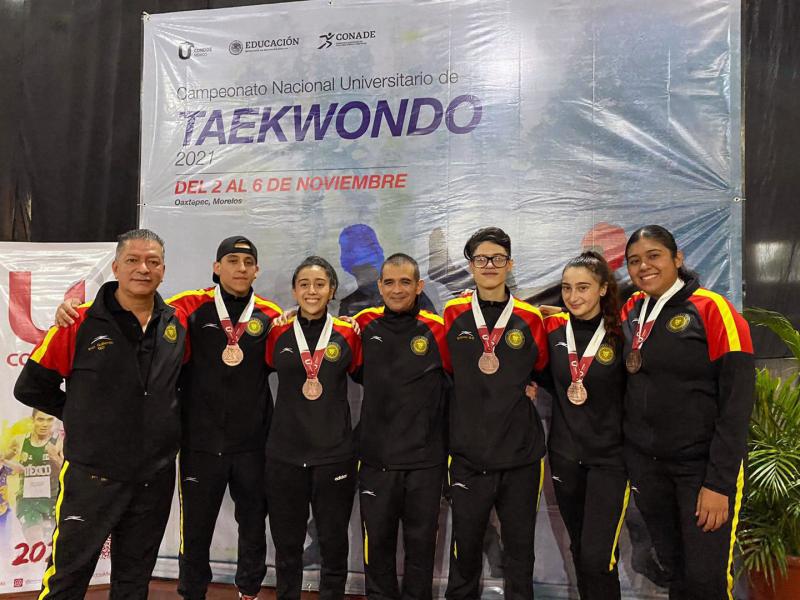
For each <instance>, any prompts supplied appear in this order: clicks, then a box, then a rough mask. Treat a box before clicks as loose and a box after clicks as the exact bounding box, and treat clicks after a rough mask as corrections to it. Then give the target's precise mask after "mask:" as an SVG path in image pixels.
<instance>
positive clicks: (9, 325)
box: [0, 243, 115, 594]
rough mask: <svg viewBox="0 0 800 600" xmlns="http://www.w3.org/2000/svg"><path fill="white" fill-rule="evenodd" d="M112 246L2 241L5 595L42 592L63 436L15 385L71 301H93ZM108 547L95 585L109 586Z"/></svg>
mask: <svg viewBox="0 0 800 600" xmlns="http://www.w3.org/2000/svg"><path fill="white" fill-rule="evenodd" d="M114 247H115V245H114V244H109V243H91V244H22V243H0V357H2V363H1V364H0V390H1V391H2V397H0V407H1V408H0V594H3V593H10V592H22V591H31V590H38V589H39V588H40V586H41V583H42V575H43V574H44V570H45V564H46V563H47V559H48V558H49V556H50V552H51V548H52V545H51V536H52V533H53V526H54V515H55V502H56V496H57V494H58V474H59V471H60V469H61V464H62V463H63V460H64V457H63V455H62V453H61V448H62V445H63V438H64V430H63V428H62V426H61V422H60V421H57V420H56V419H54V418H53V417H51V416H49V415H45V414H44V413H39V412H35V411H32V410H31V409H30V408H28V407H26V406H23V405H22V404H20V403H18V402H17V401H16V400H15V399H14V394H13V390H14V382H15V381H16V380H17V376H18V375H19V372H20V370H21V368H22V365H24V364H25V361H26V360H27V359H28V357H29V356H30V352H31V350H33V347H34V346H35V345H36V344H38V343H39V342H40V341H41V340H42V338H43V337H44V335H45V333H46V332H47V329H48V328H49V327H50V325H51V324H52V322H53V314H54V313H55V309H56V307H57V306H58V305H59V304H60V303H61V302H62V301H63V300H64V299H65V298H78V299H80V300H84V299H86V300H89V299H92V298H94V295H95V294H96V293H97V290H98V289H99V287H100V286H101V285H102V284H103V282H105V281H106V280H108V279H111V278H112V275H111V261H112V260H113V258H114ZM109 551H110V544H109V543H108V542H106V545H105V546H104V547H103V549H102V551H101V558H100V560H99V562H98V565H97V569H96V570H95V574H94V577H93V578H92V583H108V575H109V572H110V568H111V563H110V560H109Z"/></svg>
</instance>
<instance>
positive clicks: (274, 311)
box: [255, 294, 283, 319]
mask: <svg viewBox="0 0 800 600" xmlns="http://www.w3.org/2000/svg"><path fill="white" fill-rule="evenodd" d="M255 305H256V306H257V307H258V308H259V309H261V312H264V313H266V314H267V316H269V317H270V318H273V319H274V318H275V317H277V316H278V315H280V314H282V313H283V310H281V307H280V306H278V305H277V304H275V303H274V302H272V301H271V300H267V299H266V298H262V297H261V296H259V295H258V294H256V296H255Z"/></svg>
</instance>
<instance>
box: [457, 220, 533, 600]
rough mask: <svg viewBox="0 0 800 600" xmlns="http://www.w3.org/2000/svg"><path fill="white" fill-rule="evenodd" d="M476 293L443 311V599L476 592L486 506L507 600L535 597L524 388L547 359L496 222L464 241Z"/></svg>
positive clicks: (529, 406)
mask: <svg viewBox="0 0 800 600" xmlns="http://www.w3.org/2000/svg"><path fill="white" fill-rule="evenodd" d="M464 256H465V257H466V258H467V260H468V261H469V268H470V271H471V273H472V276H473V279H474V281H475V288H476V289H475V291H474V292H473V293H471V294H469V295H466V296H464V297H461V298H456V299H455V300H451V301H450V302H448V303H447V304H446V305H445V308H444V321H445V330H446V334H447V344H448V347H449V350H450V354H451V357H452V363H453V374H454V380H455V396H454V398H453V400H452V402H451V404H450V457H449V459H448V482H449V485H450V497H451V502H452V517H453V529H452V539H451V555H450V575H449V580H448V584H447V592H446V597H447V598H448V599H449V600H459V599H462V598H470V599H472V598H478V597H480V589H479V585H480V576H481V567H482V553H481V550H482V544H483V539H484V532H485V531H486V527H487V524H488V522H489V513H490V512H491V509H492V507H494V508H495V509H496V511H497V516H498V518H499V520H500V524H501V528H502V536H501V539H502V543H503V547H504V559H503V567H504V576H505V585H504V588H505V597H506V598H507V599H508V600H527V599H530V598H533V564H534V532H535V527H536V510H537V508H538V503H539V496H540V494H541V488H542V481H543V474H544V471H543V469H544V467H543V464H542V462H543V456H544V453H545V437H544V430H543V428H542V423H541V419H540V418H539V415H538V413H537V412H536V408H535V407H534V405H533V403H532V402H531V401H530V400H529V399H528V397H527V396H526V395H525V386H526V385H527V383H528V382H530V380H531V377H532V374H533V373H534V372H536V371H541V370H543V369H544V368H545V366H546V365H547V361H548V350H547V336H546V333H545V330H544V325H543V323H542V317H541V314H540V313H539V311H538V310H537V309H536V308H534V307H533V306H531V305H529V304H527V303H525V302H522V301H520V300H517V299H516V298H514V297H513V296H512V295H511V293H510V291H509V289H508V287H507V286H506V280H507V277H508V275H509V274H510V272H511V269H512V268H513V266H514V261H513V260H512V259H511V239H510V238H509V236H508V235H507V234H506V233H505V232H504V231H503V230H502V229H499V228H497V227H487V228H485V229H481V230H479V231H477V232H475V233H474V234H473V235H472V237H471V238H470V239H469V240H468V241H467V244H466V246H465V247H464Z"/></svg>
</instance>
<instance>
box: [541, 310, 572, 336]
mask: <svg viewBox="0 0 800 600" xmlns="http://www.w3.org/2000/svg"><path fill="white" fill-rule="evenodd" d="M567 321H569V313H568V312H560V313H556V314H554V315H550V316H548V317H545V318H544V328H545V329H546V330H547V333H552V332H554V331H555V330H556V329H560V328H561V327H564V326H565V325H566V324H567Z"/></svg>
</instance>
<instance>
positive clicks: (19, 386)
mask: <svg viewBox="0 0 800 600" xmlns="http://www.w3.org/2000/svg"><path fill="white" fill-rule="evenodd" d="M117 286H118V283H117V282H116V281H114V282H109V283H106V284H104V285H103V286H102V287H101V288H100V290H99V291H98V293H97V296H96V298H95V300H94V302H92V303H89V304H84V305H82V306H80V307H78V309H77V310H78V313H79V316H78V318H77V319H76V320H75V323H74V324H73V325H70V326H69V327H66V328H59V327H52V328H51V329H50V331H48V332H47V335H46V336H45V338H44V340H42V342H41V343H40V344H39V345H38V346H37V347H36V348H35V349H34V351H33V353H32V354H31V357H30V360H28V362H27V363H26V365H25V367H24V368H23V369H22V373H21V374H20V376H19V379H18V380H17V383H16V386H15V387H14V395H15V396H16V397H17V399H18V400H19V401H20V402H22V403H23V404H26V405H28V406H31V407H34V408H37V409H39V410H41V411H43V412H45V413H47V414H51V415H53V416H55V417H57V418H59V419H61V420H62V421H63V422H64V431H65V434H66V437H65V440H64V458H65V459H66V460H67V461H69V462H70V463H72V464H74V465H76V466H79V467H81V468H83V469H85V470H86V471H88V472H90V473H92V474H94V475H98V476H101V477H106V478H108V479H112V480H115V481H121V482H137V481H146V480H149V479H150V478H151V477H152V476H153V475H154V474H155V473H157V472H158V471H160V470H161V469H164V468H166V467H167V466H169V465H170V464H171V463H172V462H173V461H174V460H175V456H176V454H177V453H178V445H179V441H180V414H179V409H178V395H177V381H178V375H179V373H180V368H181V364H182V362H183V358H184V340H185V338H186V319H185V316H184V315H183V314H182V313H181V312H180V311H176V310H175V309H174V308H172V307H170V306H167V305H166V304H165V303H164V301H163V300H162V299H161V297H160V296H159V295H158V294H156V296H155V307H154V310H153V317H152V319H151V321H150V324H149V325H148V329H147V333H146V334H145V336H147V335H152V336H153V337H152V339H151V340H150V341H149V344H150V345H151V346H152V348H151V349H150V350H149V352H143V351H142V348H143V347H144V344H141V345H140V346H139V347H138V348H137V346H136V345H135V344H134V343H133V342H132V341H131V339H130V338H129V337H128V335H126V334H124V333H123V331H122V330H121V329H120V325H119V322H118V320H117V319H116V318H115V316H114V315H113V314H112V307H113V304H114V302H115V301H114V300H109V296H111V297H113V293H114V290H116V289H117ZM109 304H111V306H110V305H109ZM151 328H155V331H152V329H151ZM140 362H141V364H142V367H143V368H142V369H140V366H139V365H140ZM142 371H143V372H144V373H146V376H142ZM62 380H66V393H65V392H62V391H61V390H60V389H59V386H60V384H61V382H62Z"/></svg>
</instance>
